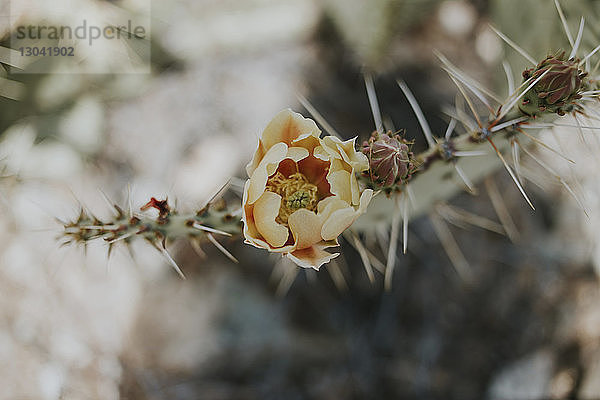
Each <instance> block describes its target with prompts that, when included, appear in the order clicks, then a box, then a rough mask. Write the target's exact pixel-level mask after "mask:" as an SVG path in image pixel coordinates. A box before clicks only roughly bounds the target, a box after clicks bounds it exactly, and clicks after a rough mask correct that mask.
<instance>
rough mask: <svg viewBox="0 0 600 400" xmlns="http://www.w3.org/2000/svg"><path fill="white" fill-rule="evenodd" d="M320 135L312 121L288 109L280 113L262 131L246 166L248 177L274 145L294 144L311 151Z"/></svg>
mask: <svg viewBox="0 0 600 400" xmlns="http://www.w3.org/2000/svg"><path fill="white" fill-rule="evenodd" d="M320 134H321V130H320V129H319V128H318V127H317V124H315V122H314V121H313V120H311V119H308V118H304V117H303V116H302V115H300V114H298V113H295V112H293V111H292V110H290V109H285V110H282V111H280V112H279V113H278V114H277V115H276V116H275V117H274V118H273V119H272V120H271V122H269V124H268V125H267V127H266V128H265V130H264V131H263V133H262V135H261V137H260V140H259V142H258V148H257V149H256V151H255V152H254V156H253V158H252V161H250V162H249V163H248V165H246V172H247V173H248V176H252V174H253V173H254V171H255V170H256V168H257V167H258V165H259V164H260V163H261V161H262V159H263V157H264V156H265V154H266V153H268V151H269V150H270V149H271V147H273V146H274V145H275V144H277V143H285V144H286V145H288V146H291V145H292V144H294V146H297V147H305V148H307V149H308V150H309V151H312V150H313V148H314V147H315V146H317V145H318V143H319V136H320Z"/></svg>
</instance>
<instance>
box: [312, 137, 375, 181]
mask: <svg viewBox="0 0 600 400" xmlns="http://www.w3.org/2000/svg"><path fill="white" fill-rule="evenodd" d="M322 143H323V146H324V147H325V151H327V152H328V153H329V154H330V157H331V158H334V159H341V160H344V162H346V163H347V164H349V165H350V166H352V168H354V169H355V170H356V171H359V172H362V171H365V170H367V169H369V161H368V159H367V156H366V155H364V154H363V153H362V152H360V151H356V137H355V138H353V139H349V140H346V141H345V142H343V141H341V140H340V139H339V138H337V137H335V136H326V137H324V138H323V139H322Z"/></svg>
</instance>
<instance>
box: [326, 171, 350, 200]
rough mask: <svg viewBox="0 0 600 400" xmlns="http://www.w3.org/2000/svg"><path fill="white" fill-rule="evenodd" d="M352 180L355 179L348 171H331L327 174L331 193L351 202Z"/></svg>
mask: <svg viewBox="0 0 600 400" xmlns="http://www.w3.org/2000/svg"><path fill="white" fill-rule="evenodd" d="M351 178H352V180H356V178H354V177H353V176H351V175H350V173H349V172H348V171H345V170H341V171H333V172H329V174H328V175H327V182H329V185H330V187H331V193H333V194H334V195H335V196H336V197H338V198H339V199H341V200H344V201H345V202H346V203H348V204H351V203H352V183H351Z"/></svg>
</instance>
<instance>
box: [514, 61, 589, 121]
mask: <svg viewBox="0 0 600 400" xmlns="http://www.w3.org/2000/svg"><path fill="white" fill-rule="evenodd" d="M543 74H545V75H544V77H543V78H542V79H540V81H539V82H538V83H536V84H535V86H534V87H533V88H531V89H530V90H529V92H527V93H526V94H525V96H523V101H522V103H521V105H519V108H520V110H521V111H522V112H524V113H525V114H527V115H532V116H536V115H538V114H540V113H544V112H547V113H557V114H558V115H565V113H567V112H570V111H572V110H573V108H574V102H575V100H578V99H580V98H581V95H580V94H579V92H580V91H581V89H582V86H583V78H584V77H585V76H586V75H587V73H585V72H583V71H582V70H580V69H579V60H576V59H572V58H571V59H569V60H566V59H565V53H564V52H562V53H557V54H555V55H551V56H548V57H546V58H545V59H544V60H542V62H540V63H539V64H538V65H537V66H536V67H535V68H530V69H527V70H525V71H523V78H525V79H526V80H527V79H530V78H531V79H533V80H535V79H537V78H539V77H540V76H542V75H543Z"/></svg>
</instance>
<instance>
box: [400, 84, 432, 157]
mask: <svg viewBox="0 0 600 400" xmlns="http://www.w3.org/2000/svg"><path fill="white" fill-rule="evenodd" d="M396 83H398V86H400V89H402V92H403V93H404V96H405V97H406V100H408V103H409V104H410V106H411V107H412V109H413V111H414V113H415V115H416V116H417V120H418V121H419V125H421V130H423V135H425V140H427V144H428V145H429V148H435V147H436V146H435V140H434V139H433V134H432V133H431V128H430V127H429V124H428V123H427V119H425V115H423V111H422V110H421V107H419V103H418V102H417V99H415V96H414V95H413V94H412V92H411V91H410V89H409V88H408V86H407V85H406V83H405V82H404V81H403V80H401V79H398V80H397V81H396Z"/></svg>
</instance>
